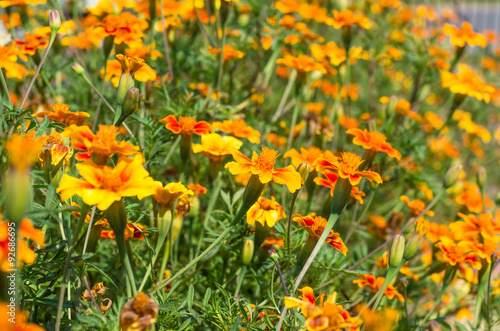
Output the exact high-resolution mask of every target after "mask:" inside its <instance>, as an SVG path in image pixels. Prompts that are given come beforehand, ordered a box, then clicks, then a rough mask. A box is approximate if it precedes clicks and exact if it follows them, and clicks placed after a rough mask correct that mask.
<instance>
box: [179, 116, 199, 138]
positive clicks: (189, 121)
mask: <svg viewBox="0 0 500 331" xmlns="http://www.w3.org/2000/svg"><path fill="white" fill-rule="evenodd" d="M179 124H180V126H181V130H182V133H183V134H187V135H192V134H193V131H194V126H195V125H196V119H195V118H192V117H182V116H180V117H179Z"/></svg>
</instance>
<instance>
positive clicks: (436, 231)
mask: <svg viewBox="0 0 500 331" xmlns="http://www.w3.org/2000/svg"><path fill="white" fill-rule="evenodd" d="M449 233H450V228H449V227H448V226H446V225H445V224H439V223H429V230H428V231H427V233H426V234H425V236H426V237H427V239H429V240H430V241H431V242H433V243H435V242H438V241H439V238H441V237H442V236H448V235H449Z"/></svg>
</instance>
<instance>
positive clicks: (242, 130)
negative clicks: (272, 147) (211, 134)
mask: <svg viewBox="0 0 500 331" xmlns="http://www.w3.org/2000/svg"><path fill="white" fill-rule="evenodd" d="M212 127H213V128H214V129H218V130H220V131H222V132H225V133H228V134H230V135H232V136H235V137H236V138H247V139H248V141H249V142H251V143H252V144H260V132H259V131H257V130H255V129H253V128H252V127H250V126H248V125H247V123H246V122H245V120H244V119H235V120H234V121H229V120H224V121H222V122H213V123H212Z"/></svg>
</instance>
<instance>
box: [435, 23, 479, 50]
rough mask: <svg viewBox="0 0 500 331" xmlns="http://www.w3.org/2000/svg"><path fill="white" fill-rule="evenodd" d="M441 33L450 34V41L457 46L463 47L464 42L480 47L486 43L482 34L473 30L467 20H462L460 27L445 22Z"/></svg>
mask: <svg viewBox="0 0 500 331" xmlns="http://www.w3.org/2000/svg"><path fill="white" fill-rule="evenodd" d="M443 33H444V34H445V35H447V36H451V39H450V42H451V43H452V44H453V45H455V46H458V47H465V44H468V45H469V46H481V47H486V45H488V41H487V40H486V38H485V37H484V36H483V35H482V34H480V33H476V32H474V30H472V25H471V24H470V23H469V22H463V23H462V27H461V28H460V29H459V28H458V27H457V26H455V25H452V24H448V23H445V25H444V27H443Z"/></svg>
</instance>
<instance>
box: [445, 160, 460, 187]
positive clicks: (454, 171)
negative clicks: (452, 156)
mask: <svg viewBox="0 0 500 331" xmlns="http://www.w3.org/2000/svg"><path fill="white" fill-rule="evenodd" d="M461 173H462V165H461V164H460V163H455V164H454V165H452V166H451V167H450V169H448V172H447V173H446V175H445V176H444V181H443V185H444V187H445V188H450V187H452V186H453V185H455V183H456V182H457V180H458V177H459V176H460V174H461Z"/></svg>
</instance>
